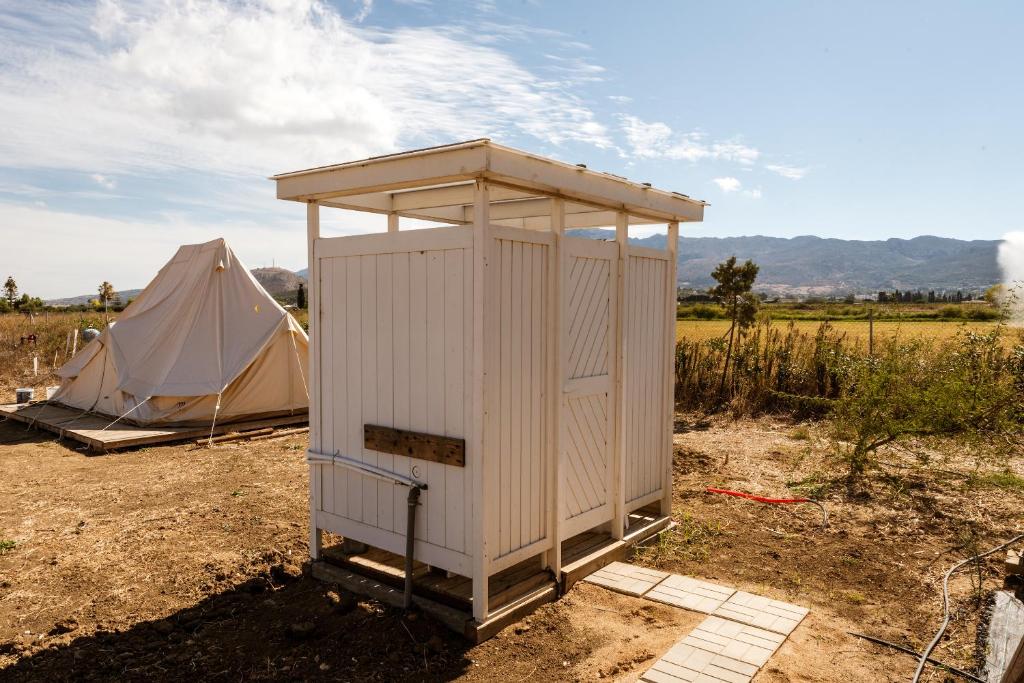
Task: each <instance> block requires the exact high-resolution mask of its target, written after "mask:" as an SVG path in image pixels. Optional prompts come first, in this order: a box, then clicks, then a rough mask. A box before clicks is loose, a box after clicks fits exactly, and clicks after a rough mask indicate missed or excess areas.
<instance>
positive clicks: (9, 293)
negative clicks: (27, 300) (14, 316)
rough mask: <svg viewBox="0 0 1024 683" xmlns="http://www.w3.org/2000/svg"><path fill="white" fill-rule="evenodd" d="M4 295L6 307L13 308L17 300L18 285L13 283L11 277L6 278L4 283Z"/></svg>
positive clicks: (12, 277)
mask: <svg viewBox="0 0 1024 683" xmlns="http://www.w3.org/2000/svg"><path fill="white" fill-rule="evenodd" d="M4 295H5V296H6V297H7V305H8V306H10V307H11V308H14V302H15V301H17V300H18V283H17V282H15V281H14V276H13V275H8V276H7V282H5V283H4Z"/></svg>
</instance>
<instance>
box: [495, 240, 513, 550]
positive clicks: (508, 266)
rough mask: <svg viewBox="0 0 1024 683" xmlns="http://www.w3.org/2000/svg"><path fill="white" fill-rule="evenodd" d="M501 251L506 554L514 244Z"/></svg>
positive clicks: (507, 538) (507, 541)
mask: <svg viewBox="0 0 1024 683" xmlns="http://www.w3.org/2000/svg"><path fill="white" fill-rule="evenodd" d="M498 252H499V265H500V267H501V285H500V287H501V289H500V290H499V296H500V298H501V313H500V314H501V318H500V319H501V356H500V362H501V368H500V370H499V372H498V377H499V383H500V392H501V409H500V413H499V414H498V421H499V423H500V425H501V432H500V438H501V451H500V452H501V464H500V465H499V467H500V471H501V487H500V488H499V489H498V496H499V497H500V498H501V508H502V510H501V522H500V535H501V541H500V544H501V545H500V546H499V547H498V555H505V554H506V553H508V552H509V550H511V548H512V528H511V527H512V522H511V518H512V497H511V496H509V492H510V490H511V489H512V425H511V422H510V421H509V419H508V416H509V414H510V413H511V410H512V383H511V382H510V381H509V377H510V376H511V375H512V351H511V342H512V340H511V337H512V305H511V304H512V301H511V299H512V254H511V252H512V243H510V242H508V241H507V240H500V241H498Z"/></svg>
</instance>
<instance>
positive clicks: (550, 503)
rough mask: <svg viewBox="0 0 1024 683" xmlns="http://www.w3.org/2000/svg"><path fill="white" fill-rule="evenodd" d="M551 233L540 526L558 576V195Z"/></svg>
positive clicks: (562, 252) (561, 251) (561, 300)
mask: <svg viewBox="0 0 1024 683" xmlns="http://www.w3.org/2000/svg"><path fill="white" fill-rule="evenodd" d="M551 236H552V238H553V242H552V250H551V253H550V256H549V257H548V264H547V278H548V279H547V287H546V292H545V294H546V296H545V297H544V303H545V322H546V324H547V328H546V329H547V335H546V336H547V339H546V340H545V349H546V350H547V352H548V358H547V363H546V365H545V376H544V386H545V389H546V392H547V401H545V402H544V411H545V416H546V422H545V424H546V432H545V444H544V446H545V449H544V450H545V453H546V457H547V458H548V467H547V471H546V472H545V477H544V492H545V493H544V496H543V499H544V500H545V501H546V503H547V507H546V509H545V510H544V522H545V524H544V526H545V530H546V533H547V535H548V538H549V539H550V540H551V549H550V550H549V551H548V552H547V553H545V557H544V560H545V564H546V565H547V567H548V569H550V570H551V571H552V572H553V573H554V574H555V576H558V575H559V573H560V572H561V570H562V538H563V530H562V516H563V510H564V508H565V499H566V496H567V494H566V488H567V487H566V486H564V485H563V484H562V482H563V476H564V475H563V473H562V471H563V466H564V457H563V453H564V446H563V443H564V441H565V437H564V433H565V429H564V427H563V423H564V418H563V414H564V410H563V406H564V401H563V399H562V382H563V380H564V377H565V370H564V366H565V329H566V325H565V288H566V285H565V283H566V266H567V264H568V262H569V258H568V254H567V253H566V249H565V202H564V201H563V200H561V199H559V198H552V199H551Z"/></svg>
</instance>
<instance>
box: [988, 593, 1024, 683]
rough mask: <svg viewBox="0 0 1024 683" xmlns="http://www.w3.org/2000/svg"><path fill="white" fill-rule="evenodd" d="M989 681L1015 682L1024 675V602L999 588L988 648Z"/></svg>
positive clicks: (999, 682) (989, 627)
mask: <svg viewBox="0 0 1024 683" xmlns="http://www.w3.org/2000/svg"><path fill="white" fill-rule="evenodd" d="M985 651H986V655H985V674H986V679H985V680H987V681H988V683H1014V682H1015V681H1020V680H1022V678H1021V676H1024V603H1022V602H1021V601H1020V600H1018V599H1017V598H1016V597H1014V595H1013V593H1011V592H1010V591H996V595H995V605H994V606H993V607H992V619H991V620H990V621H989V625H988V646H987V647H986V648H985Z"/></svg>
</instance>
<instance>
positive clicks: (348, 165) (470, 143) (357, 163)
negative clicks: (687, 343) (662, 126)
mask: <svg viewBox="0 0 1024 683" xmlns="http://www.w3.org/2000/svg"><path fill="white" fill-rule="evenodd" d="M478 147H486V148H488V149H490V150H494V151H495V152H498V153H499V154H504V155H510V156H511V157H514V158H518V159H521V160H529V163H541V164H545V165H548V166H550V167H556V168H558V169H560V171H559V172H560V173H564V172H565V171H573V172H575V173H579V174H583V175H586V176H590V177H592V178H595V179H598V178H599V179H602V180H603V181H605V182H608V181H610V182H613V183H616V184H618V185H620V186H626V187H629V188H631V190H632V191H637V190H639V191H640V192H642V193H645V194H646V193H650V194H652V195H656V196H660V197H662V198H664V199H662V200H661V201H664V200H666V199H667V200H670V201H680V202H685V203H686V204H689V205H691V206H697V207H701V208H703V207H706V206H709V204H708V203H707V202H705V201H703V200H700V199H694V198H693V197H690V196H688V195H685V194H683V193H681V192H673V191H671V190H663V189H660V188H656V187H653V186H651V185H649V184H645V183H639V182H636V181H633V180H629V179H628V178H624V177H622V176H619V175H615V174H613V173H605V172H602V171H595V170H591V169H589V168H587V167H586V166H584V165H582V164H571V163H567V162H564V161H560V160H557V159H552V158H549V157H545V156H541V155H539V154H535V153H532V152H526V151H523V150H519V149H516V148H513V147H508V146H505V145H501V144H497V143H495V142H493V141H491V140H490V139H489V138H478V139H474V140H467V141H464V142H457V143H452V144H447V145H438V146H434V147H425V148H422V149H416V150H410V151H406V152H395V153H392V154H384V155H379V156H375V157H368V158H366V159H358V160H354V161H348V162H344V163H340V164H331V165H327V166H319V167H315V168H309V169H303V170H299V171H291V172H287V173H280V174H277V175H274V176H270V178H269V179H270V180H274V181H278V182H279V181H282V180H286V179H294V178H298V177H301V176H311V175H318V174H323V173H330V172H332V171H340V170H342V169H352V168H358V167H372V166H375V165H376V164H379V163H386V162H394V161H400V160H403V159H411V158H414V157H421V156H429V155H434V154H438V155H440V154H445V153H449V152H455V151H459V150H468V149H472V148H478ZM505 158H509V157H505ZM492 168H493V167H492V161H491V157H490V154H487V156H486V161H484V164H483V167H482V168H477V169H476V172H475V173H474V175H477V174H479V175H478V177H479V176H487V175H490V172H491V170H492ZM424 179H425V180H426V178H424ZM279 192H280V189H279ZM278 196H279V198H281V199H284V198H294V197H285V196H282V195H280V194H279V195H278ZM652 198H653V197H652ZM698 220H699V219H698Z"/></svg>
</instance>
